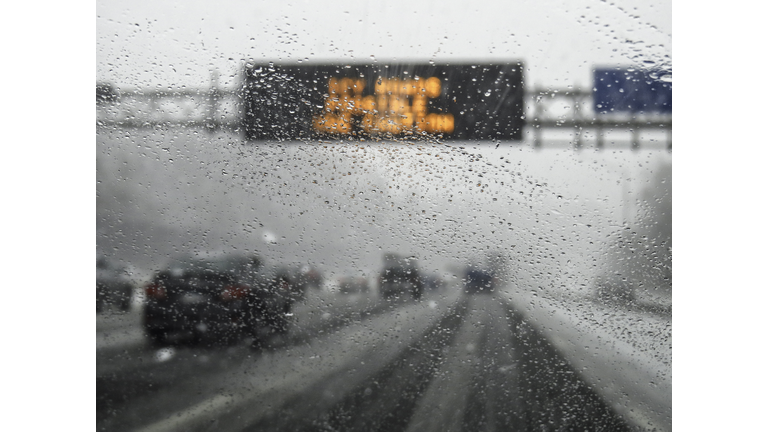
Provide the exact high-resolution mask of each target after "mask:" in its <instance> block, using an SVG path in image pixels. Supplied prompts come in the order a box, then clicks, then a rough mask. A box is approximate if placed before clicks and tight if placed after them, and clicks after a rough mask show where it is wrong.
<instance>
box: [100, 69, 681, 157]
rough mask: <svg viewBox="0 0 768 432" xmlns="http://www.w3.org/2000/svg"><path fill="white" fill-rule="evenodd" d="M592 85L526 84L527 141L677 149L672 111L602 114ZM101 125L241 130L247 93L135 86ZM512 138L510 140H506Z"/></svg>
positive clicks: (116, 98) (103, 105)
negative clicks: (556, 86) (549, 86)
mask: <svg viewBox="0 0 768 432" xmlns="http://www.w3.org/2000/svg"><path fill="white" fill-rule="evenodd" d="M593 98H594V95H593V92H592V91H590V90H588V89H571V88H569V89H545V88H534V89H526V90H525V92H524V103H525V109H524V112H525V126H524V133H523V140H522V141H519V142H515V141H510V142H509V143H514V144H518V143H519V144H520V145H530V146H533V147H534V148H543V147H571V148H573V149H575V150H581V149H587V148H592V149H595V150H602V149H616V148H620V149H627V148H629V149H633V150H637V149H640V148H643V149H655V150H666V151H670V152H671V151H672V116H671V114H639V115H638V114H630V113H611V114H601V113H596V112H595V109H594V101H593ZM96 124H97V126H101V127H120V128H149V129H153V128H162V127H192V128H204V129H206V130H208V131H210V132H213V131H216V130H230V131H233V132H240V131H241V130H242V124H243V97H242V90H241V89H239V88H234V89H233V88H220V87H218V86H217V85H215V84H212V85H211V86H210V88H207V89H206V88H200V89H167V90H129V91H121V92H119V93H118V92H115V93H114V95H113V97H110V98H105V97H97V103H96ZM507 143H508V142H506V141H505V144H507Z"/></svg>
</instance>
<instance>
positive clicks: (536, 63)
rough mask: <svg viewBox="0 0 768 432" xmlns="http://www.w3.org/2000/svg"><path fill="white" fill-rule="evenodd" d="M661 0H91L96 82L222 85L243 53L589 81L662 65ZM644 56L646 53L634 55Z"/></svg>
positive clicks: (668, 31) (665, 22) (530, 80)
mask: <svg viewBox="0 0 768 432" xmlns="http://www.w3.org/2000/svg"><path fill="white" fill-rule="evenodd" d="M671 16H672V11H671V1H670V0H654V1H642V0H619V1H609V2H603V1H595V0H576V1H565V0H559V1H558V0H543V1H538V0H537V1H494V2H489V1H485V2H474V3H473V4H472V5H471V6H470V4H469V3H468V2H459V1H452V2H450V1H422V2H419V1H416V2H414V1H401V0H393V1H386V2H344V3H342V2H318V1H285V2H265V1H236V0H226V1H219V2H214V3H212V2H208V1H197V0H195V1H175V2H148V1H145V2H122V1H117V0H99V1H98V2H97V21H96V23H97V47H96V48H97V49H96V56H97V57H96V58H97V69H96V77H97V80H99V81H109V82H113V83H116V84H117V85H119V86H121V87H132V88H147V87H154V86H190V87H200V86H204V85H207V84H208V83H209V80H210V70H211V69H217V70H219V71H220V73H221V75H222V77H221V80H222V83H223V84H226V83H227V79H228V76H232V75H234V74H236V73H237V72H238V70H239V67H240V64H241V60H242V59H244V58H254V59H266V60H282V61H287V62H298V61H310V62H321V61H325V60H332V61H339V60H348V61H356V62H368V61H373V60H376V61H392V60H418V61H428V60H435V61H439V62H444V61H450V60H479V61H492V60H507V59H511V60H523V61H524V62H525V63H526V65H527V69H528V72H527V76H526V81H527V84H528V85H534V84H535V85H544V86H553V87H565V86H569V85H576V86H586V85H589V84H590V81H591V68H592V67H593V66H596V65H616V64H619V65H631V64H646V65H651V64H658V65H666V66H669V65H671V51H672V49H671V43H672V19H671ZM643 62H646V63H643Z"/></svg>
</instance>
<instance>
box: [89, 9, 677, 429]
mask: <svg viewBox="0 0 768 432" xmlns="http://www.w3.org/2000/svg"><path fill="white" fill-rule="evenodd" d="M670 7H671V6H670V3H669V2H655V3H647V2H634V1H630V0H625V1H621V2H614V3H604V2H597V3H595V2H587V1H584V2H577V3H573V2H571V3H568V5H567V7H566V5H564V4H561V3H559V2H537V3H535V4H534V3H530V4H528V3H525V4H507V3H504V2H491V3H488V4H483V5H468V4H464V3H460V2H456V3H445V2H441V3H437V2H433V3H425V4H414V3H410V2H395V3H392V2H360V3H350V4H345V5H338V4H331V3H322V2H320V3H317V2H315V3H301V4H291V3H285V4H280V5H271V4H257V3H243V2H234V1H233V2H223V3H220V4H217V5H216V6H215V7H214V6H212V5H210V4H207V3H204V2H183V3H164V4H159V5H150V4H148V3H147V4H142V5H134V4H123V3H120V2H113V1H100V2H98V4H97V21H96V24H97V39H96V54H97V88H96V95H97V98H96V99H97V100H96V117H97V119H96V149H95V150H96V177H97V179H96V180H97V184H96V191H97V196H96V246H97V254H99V257H104V260H109V262H114V263H115V264H114V265H115V266H120V267H122V268H125V269H126V274H127V276H126V278H125V280H126V281H127V282H126V283H129V284H130V288H129V292H130V295H129V298H130V304H129V305H128V306H125V305H122V306H121V304H120V303H119V300H120V299H121V297H120V295H119V293H117V292H118V290H119V289H124V287H125V283H124V284H123V285H119V286H118V284H116V283H111V284H107V283H103V282H99V281H98V280H97V315H96V323H97V324H96V327H97V328H96V330H97V344H96V345H97V346H96V425H97V429H98V430H116V431H119V430H155V431H157V430H238V431H241V430H350V431H352V430H436V431H437V430H459V429H461V430H473V431H474V430H514V429H517V430H593V429H600V430H637V429H654V428H655V429H656V430H670V429H671V425H672V399H671V388H672V387H671V386H672V384H671V383H672V376H671V362H672V338H671V334H672V325H671V322H672V321H671V319H672V229H671V227H672V225H671V221H672V189H671V185H672V163H671V161H672V135H671V127H672V116H671V92H672V90H671V89H672V59H671V19H670V15H671V10H670ZM100 262H106V261H97V267H99V263H100ZM105 293H109V295H107V294H105ZM115 293H117V294H115Z"/></svg>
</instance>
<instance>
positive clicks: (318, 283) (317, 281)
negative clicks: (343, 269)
mask: <svg viewBox="0 0 768 432" xmlns="http://www.w3.org/2000/svg"><path fill="white" fill-rule="evenodd" d="M296 284H297V285H299V286H300V287H302V289H303V290H304V291H306V290H308V289H315V290H319V289H320V288H322V286H323V275H322V274H321V273H320V270H318V269H317V268H315V267H312V266H309V265H305V266H303V267H301V268H300V269H299V271H298V276H297V280H296Z"/></svg>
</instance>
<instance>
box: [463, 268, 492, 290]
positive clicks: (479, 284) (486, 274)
mask: <svg viewBox="0 0 768 432" xmlns="http://www.w3.org/2000/svg"><path fill="white" fill-rule="evenodd" d="M495 288H496V281H495V278H494V277H493V273H491V272H490V271H487V270H483V269H478V268H469V269H468V270H467V273H466V276H465V277H464V292H465V293H466V294H490V293H492V292H493V291H494V289H495Z"/></svg>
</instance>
